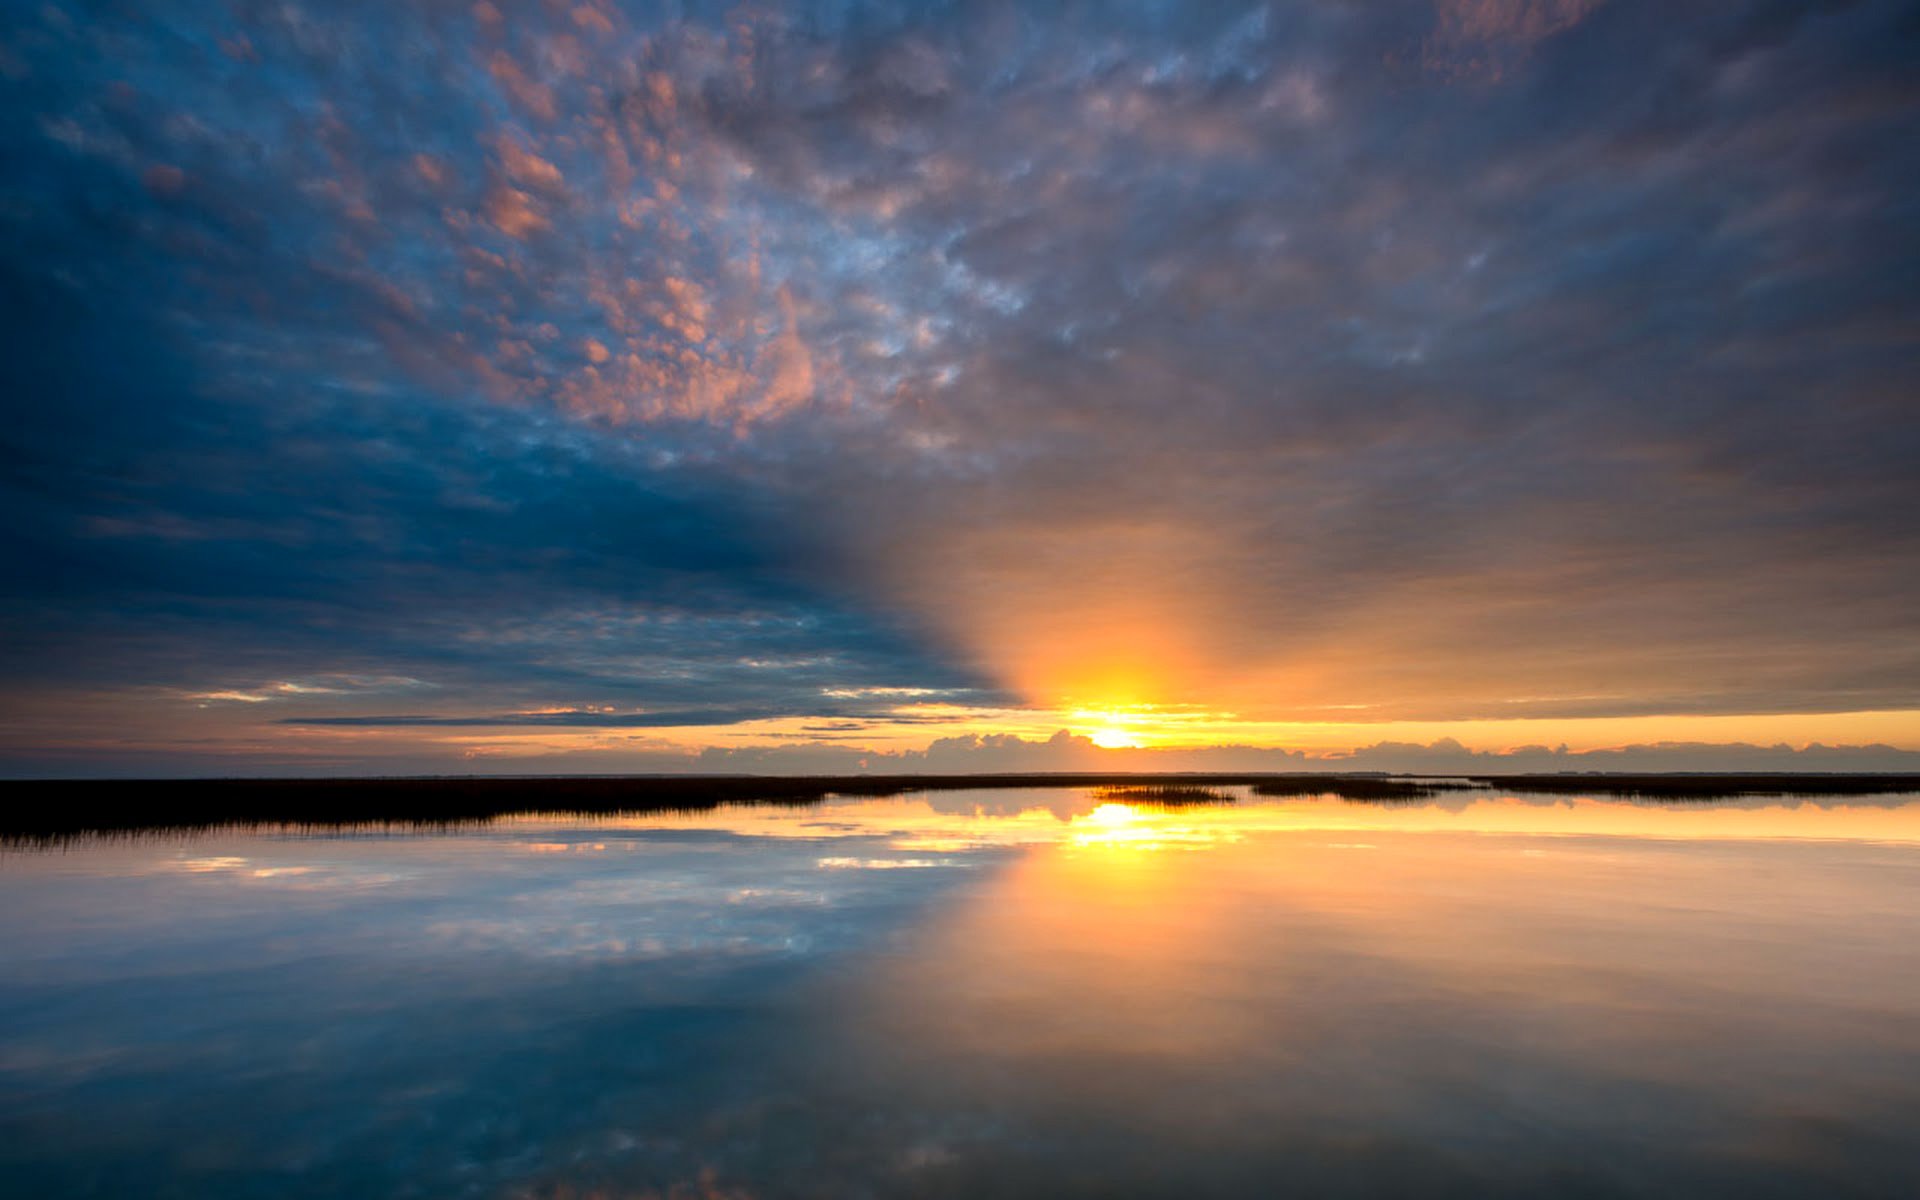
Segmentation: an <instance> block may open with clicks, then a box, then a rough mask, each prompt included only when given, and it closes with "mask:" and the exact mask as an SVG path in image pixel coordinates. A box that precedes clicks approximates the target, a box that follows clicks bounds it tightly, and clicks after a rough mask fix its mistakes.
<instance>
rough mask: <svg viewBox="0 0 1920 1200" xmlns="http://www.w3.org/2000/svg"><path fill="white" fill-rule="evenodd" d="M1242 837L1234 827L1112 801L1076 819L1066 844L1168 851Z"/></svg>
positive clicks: (1077, 847)
mask: <svg viewBox="0 0 1920 1200" xmlns="http://www.w3.org/2000/svg"><path fill="white" fill-rule="evenodd" d="M1238 840H1239V835H1238V834H1237V833H1234V832H1233V831H1231V830H1223V829H1217V828H1207V827H1204V826H1201V825H1197V824H1195V823H1194V822H1192V821H1188V820H1185V819H1180V818H1177V817H1176V816H1175V814H1173V813H1170V812H1164V811H1159V810H1154V809H1147V808H1138V807H1135V806H1134V805H1131V804H1119V803H1112V802H1109V803H1106V804H1102V805H1100V806H1099V807H1097V808H1095V809H1094V810H1093V811H1092V812H1090V813H1088V814H1087V815H1086V816H1084V817H1078V818H1075V819H1074V821H1073V822H1072V826H1071V832H1070V833H1069V834H1068V836H1067V838H1066V844H1067V845H1068V846H1069V847H1072V848H1075V849H1092V848H1098V849H1103V850H1164V849H1167V848H1168V847H1172V846H1180V847H1196V846H1211V845H1214V844H1216V843H1218V842H1222V841H1238Z"/></svg>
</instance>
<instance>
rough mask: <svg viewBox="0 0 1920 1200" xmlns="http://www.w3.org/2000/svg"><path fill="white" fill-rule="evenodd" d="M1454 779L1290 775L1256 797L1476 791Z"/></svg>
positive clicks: (1262, 785)
mask: <svg viewBox="0 0 1920 1200" xmlns="http://www.w3.org/2000/svg"><path fill="white" fill-rule="evenodd" d="M1474 786H1475V785H1474V784H1471V783H1468V782H1466V781H1465V780H1454V779H1441V780H1432V779H1397V778H1394V777H1392V776H1385V775H1286V776H1281V777H1279V778H1273V779H1265V780H1262V781H1261V782H1259V783H1256V784H1254V785H1253V794H1254V795H1256V796H1324V795H1334V796H1339V797H1340V798H1341V799H1343V800H1424V799H1426V798H1428V797H1429V796H1437V795H1439V794H1440V793H1441V792H1454V791H1461V790H1463V789H1467V788H1472V787H1474Z"/></svg>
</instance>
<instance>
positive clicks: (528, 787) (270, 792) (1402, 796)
mask: <svg viewBox="0 0 1920 1200" xmlns="http://www.w3.org/2000/svg"><path fill="white" fill-rule="evenodd" d="M1236 785H1250V786H1252V787H1253V789H1254V790H1255V792H1256V793H1257V794H1259V795H1263V796H1313V795H1331V796H1335V797H1339V798H1342V799H1346V800H1355V801H1389V802H1391V801H1408V800H1418V799H1424V798H1429V797H1432V796H1435V795H1440V794H1444V793H1446V792H1452V791H1463V790H1470V789H1480V788H1484V789H1491V790H1495V791H1508V792H1524V793H1536V794H1551V795H1584V796H1612V797H1628V798H1635V799H1653V800H1677V801H1685V800H1715V799H1730V798H1734V797H1739V796H1765V795H1789V796H1868V795H1888V794H1893V793H1900V792H1920V775H1915V774H1815V773H1807V774H1784V773H1778V772H1775V773H1720V774H1644V773H1642V774H1625V773H1622V774H1601V773H1595V774H1561V775H1524V774H1523V775H1471V774H1469V775H1438V774H1435V775H1425V774H1422V775H1387V774H1382V773H1368V774H1358V773H1355V774H1344V775H1343V774H1289V773H1275V772H1222V773H1201V772H1194V773H1153V774H1146V773H1127V772H1107V773H1027V774H981V775H802V776H772V775H760V776H755V775H648V776H606V775H594V776H581V775H573V776H404V777H394V776H386V777H366V778H311V779H300V778H276V779H258V778H256V779H241V778H216V779H125V780H110V779H55V780H9V781H5V782H4V783H0V839H6V840H11V841H16V842H18V841H39V840H48V839H51V840H60V839H65V838H69V837H74V836H83V835H86V834H124V833H139V832H163V831H169V830H173V831H192V830H201V829H211V828H218V827H223V826H240V827H246V826H262V825H292V826H311V827H320V828H336V827H346V826H368V825H374V826H378V825H436V824H456V823H470V822H479V821H487V820H492V819H496V818H500V817H507V816H515V815H524V814H530V813H563V814H571V815H579V816H615V815H620V814H642V813H659V812H700V811H707V810H711V809H714V808H718V807H720V806H722V805H726V804H775V805H796V806H797V805H808V804H815V803H818V802H820V801H822V800H825V799H827V798H828V797H831V796H867V797H882V796H898V795H904V794H909V793H913V792H929V791H957V790H963V789H1009V788H1050V787H1115V788H1136V789H1137V788H1142V787H1153V786H1160V787H1185V788H1205V787H1225V786H1236Z"/></svg>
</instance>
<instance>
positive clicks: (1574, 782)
mask: <svg viewBox="0 0 1920 1200" xmlns="http://www.w3.org/2000/svg"><path fill="white" fill-rule="evenodd" d="M1469 782H1470V783H1471V784H1472V785H1473V786H1476V787H1485V788H1492V789H1495V790H1498V791H1507V792H1547V793H1552V794H1555V795H1573V796H1633V797H1638V798H1642V799H1649V800H1724V799H1730V798H1732V797H1735V796H1885V795H1890V794H1893V793H1896V792H1920V775H1786V774H1773V775H1759V774H1751V775H1750V774H1734V775H1601V774H1592V775H1575V774H1569V775H1475V776H1472V777H1471V778H1470V781H1469Z"/></svg>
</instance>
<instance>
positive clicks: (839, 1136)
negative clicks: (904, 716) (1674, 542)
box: [0, 789, 1920, 1200]
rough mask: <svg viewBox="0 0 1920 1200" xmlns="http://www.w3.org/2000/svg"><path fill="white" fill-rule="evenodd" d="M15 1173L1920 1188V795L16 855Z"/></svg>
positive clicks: (247, 1187) (1075, 1191) (859, 1191)
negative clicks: (1848, 798)
mask: <svg viewBox="0 0 1920 1200" xmlns="http://www.w3.org/2000/svg"><path fill="white" fill-rule="evenodd" d="M0 913H4V917H0V1193H4V1194H6V1195H9V1196H21V1197H40V1196H140V1197H148V1196H151V1197H171V1196H179V1197H194V1198H196V1200H204V1198H209V1197H252V1196H261V1197H267V1196H271V1197H298V1196H353V1197H378V1196H397V1197H398V1196H420V1197H445V1196H474V1197H543V1198H552V1200H561V1198H578V1200H584V1198H586V1197H641V1196H660V1197H676V1198H686V1200H694V1198H705V1197H728V1198H733V1197H749V1196H752V1197H758V1196H821V1197H851V1196H955V1197H975V1196H1048V1197H1052V1196H1076V1195H1083V1196H1182V1197H1185V1196H1212V1195H1218V1196H1272V1195H1282V1194H1299V1195H1315V1196H1318V1195H1333V1196H1367V1195H1435V1196H1439V1195H1460V1196H1503V1195H1504V1196H1537V1195H1542V1194H1554V1195H1576V1196H1615V1195H1623V1196H1699V1195H1725V1196H1740V1197H1764V1196H1809V1197H1811V1196H1821V1197H1825V1196H1889V1197H1893V1196H1899V1197H1910V1196H1913V1195H1920V797H1911V796H1909V797H1900V798H1895V799H1891V800H1878V799H1875V800H1857V799H1850V800H1845V801H1779V800H1770V801H1743V802H1727V803H1720V804H1714V805H1706V806H1702V805H1687V806H1675V805H1656V804H1634V803H1629V802H1624V801H1606V800H1567V799H1564V798H1555V799H1544V798H1532V799H1528V798H1516V797H1510V796H1497V795H1491V794H1485V793H1474V794H1462V795H1455V796H1449V797H1445V798H1444V799H1442V800H1439V801H1435V802H1433V803H1422V804H1415V805H1393V806H1381V805H1368V804H1356V803H1348V802H1343V801H1339V800H1335V799H1331V798H1326V799H1302V800H1288V801H1252V800H1249V799H1244V798H1243V799H1242V801H1241V803H1239V804H1236V805H1233V806H1230V807H1215V806H1207V807H1197V808H1182V809H1171V810H1156V809H1152V808H1148V807H1141V806H1135V805H1127V804H1115V803H1110V802H1103V801H1102V799H1101V797H1099V796H1098V795H1096V794H1094V793H1091V792H1088V791H1085V790H1080V789H1053V790H1036V791H1023V792H994V791H981V792H949V793H936V794H933V795H928V796H913V797H906V798H901V799H896V800H880V801H864V800H847V801H839V802H830V803H827V804H824V805H820V806H816V807H812V808H802V809H768V808H728V809H722V810H719V811H717V812H713V813H708V814H702V815H696V816H678V817H657V818H656V817H649V818H644V819H631V820H627V819H622V820H591V821H584V820H572V819H565V818H527V819H516V820H511V821H504V822H500V823H496V824H493V825H489V826H486V827H481V828H475V829H470V830H461V831H455V832H451V833H448V832H428V833H419V834H398V835H394V834H366V833H361V834H343V835H310V834H301V833H297V832H285V831H282V832H260V833H218V834H210V835H205V836H198V837H178V836H175V837H155V838H148V839H141V840H131V841H127V840H122V841H111V842H92V843H76V844H70V845H68V846H66V847H62V848H56V849H51V850H24V851H23V850H13V851H8V852H5V853H4V854H0Z"/></svg>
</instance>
